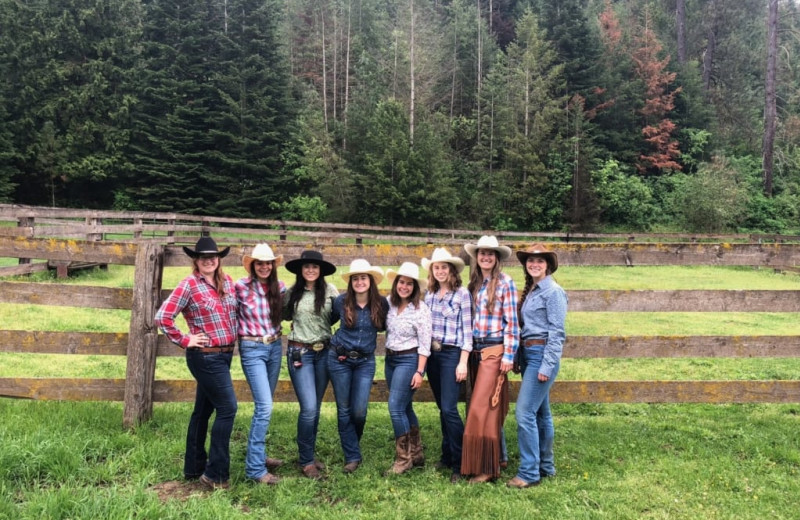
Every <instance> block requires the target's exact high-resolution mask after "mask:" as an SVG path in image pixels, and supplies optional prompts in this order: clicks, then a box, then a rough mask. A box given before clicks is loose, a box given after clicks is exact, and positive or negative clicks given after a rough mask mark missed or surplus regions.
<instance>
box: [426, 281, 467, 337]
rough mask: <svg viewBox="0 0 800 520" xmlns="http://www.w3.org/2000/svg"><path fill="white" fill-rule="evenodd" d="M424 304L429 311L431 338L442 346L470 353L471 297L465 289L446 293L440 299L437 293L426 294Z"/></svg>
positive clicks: (461, 288) (460, 288)
mask: <svg viewBox="0 0 800 520" xmlns="http://www.w3.org/2000/svg"><path fill="white" fill-rule="evenodd" d="M425 303H426V304H428V307H430V309H431V318H432V322H433V335H432V338H433V339H435V340H438V341H441V342H442V343H443V344H444V345H455V346H457V347H460V348H461V350H466V351H467V352H471V351H472V297H471V296H470V295H469V291H468V290H467V289H466V287H459V288H458V290H457V291H447V293H445V295H444V296H443V297H441V298H439V294H438V292H437V293H433V292H428V293H426V294H425Z"/></svg>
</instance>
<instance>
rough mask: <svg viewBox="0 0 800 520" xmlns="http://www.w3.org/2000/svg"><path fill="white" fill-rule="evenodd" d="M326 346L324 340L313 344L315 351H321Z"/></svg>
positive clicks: (312, 348) (312, 347)
mask: <svg viewBox="0 0 800 520" xmlns="http://www.w3.org/2000/svg"><path fill="white" fill-rule="evenodd" d="M324 348H325V342H324V341H317V342H316V343H314V344H313V345H311V350H313V351H314V352H320V351H322V349H324Z"/></svg>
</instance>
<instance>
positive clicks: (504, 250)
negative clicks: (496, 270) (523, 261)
mask: <svg viewBox="0 0 800 520" xmlns="http://www.w3.org/2000/svg"><path fill="white" fill-rule="evenodd" d="M478 249H491V250H492V251H495V252H497V256H498V257H500V260H507V259H508V258H509V257H510V256H511V248H510V247H508V246H483V245H478V244H466V245H465V246H464V251H466V252H467V254H468V255H469V256H470V257H472V258H475V255H476V253H477V251H478Z"/></svg>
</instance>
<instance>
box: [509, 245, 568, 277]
mask: <svg viewBox="0 0 800 520" xmlns="http://www.w3.org/2000/svg"><path fill="white" fill-rule="evenodd" d="M530 256H541V257H542V258H544V259H545V260H546V261H547V265H548V266H549V267H550V274H552V273H555V272H556V269H558V255H557V254H555V252H553V251H550V250H549V249H547V246H546V245H544V244H542V243H538V244H533V245H532V246H528V247H527V248H526V249H524V250H522V251H517V259H518V260H519V261H520V263H522V266H523V267H524V266H525V262H527V261H528V257H530Z"/></svg>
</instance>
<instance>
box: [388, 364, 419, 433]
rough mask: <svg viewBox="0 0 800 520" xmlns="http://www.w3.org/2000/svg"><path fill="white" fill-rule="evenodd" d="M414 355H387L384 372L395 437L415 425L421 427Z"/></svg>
mask: <svg viewBox="0 0 800 520" xmlns="http://www.w3.org/2000/svg"><path fill="white" fill-rule="evenodd" d="M418 359H419V356H418V355H417V353H416V352H415V353H414V354H413V355H411V354H406V355H401V356H386V358H385V368H384V372H385V375H386V386H387V387H388V388H389V402H388V404H389V417H390V418H391V419H392V428H393V429H394V437H395V438H397V437H400V436H401V435H405V434H406V433H408V432H409V431H411V428H412V427H414V426H417V427H419V421H418V420H417V414H415V413H414V404H413V398H414V390H413V389H412V388H411V380H412V379H413V378H414V374H416V373H417V360H418Z"/></svg>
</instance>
